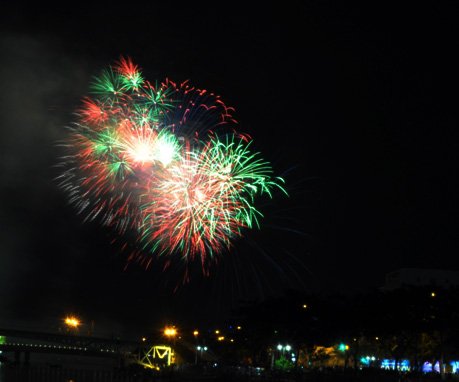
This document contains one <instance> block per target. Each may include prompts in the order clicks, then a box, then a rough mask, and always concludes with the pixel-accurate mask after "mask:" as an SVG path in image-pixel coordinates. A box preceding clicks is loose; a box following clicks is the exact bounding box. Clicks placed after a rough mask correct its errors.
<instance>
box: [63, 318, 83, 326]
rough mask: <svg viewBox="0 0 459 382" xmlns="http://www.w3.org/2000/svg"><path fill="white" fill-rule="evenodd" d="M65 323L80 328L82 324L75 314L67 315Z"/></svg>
mask: <svg viewBox="0 0 459 382" xmlns="http://www.w3.org/2000/svg"><path fill="white" fill-rule="evenodd" d="M64 322H65V325H67V326H68V327H69V328H71V329H78V327H79V326H80V325H81V321H80V320H79V319H78V318H77V317H75V316H67V317H65V320H64Z"/></svg>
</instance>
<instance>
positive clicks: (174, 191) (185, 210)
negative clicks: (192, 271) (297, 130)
mask: <svg viewBox="0 0 459 382" xmlns="http://www.w3.org/2000/svg"><path fill="white" fill-rule="evenodd" d="M271 173H272V170H271V167H270V166H269V164H268V163H267V162H265V161H263V160H262V159H260V158H259V155H258V153H255V154H253V153H251V152H250V151H249V145H247V144H245V143H244V142H243V141H242V140H239V141H235V140H234V138H233V139H229V138H227V139H226V141H223V142H222V141H219V140H218V139H211V140H210V141H209V142H208V143H206V144H205V145H204V147H203V148H202V150H200V151H191V152H187V153H186V155H184V156H183V157H182V160H181V161H180V162H178V163H176V164H174V166H171V167H170V168H169V169H168V171H167V172H166V173H164V175H165V176H164V177H163V178H161V179H157V180H156V182H154V183H153V184H152V185H151V189H150V190H149V191H148V193H147V194H146V195H144V196H145V199H146V200H147V202H144V204H143V207H142V210H143V213H144V216H145V217H144V220H143V226H142V228H143V235H142V238H143V240H144V241H147V242H148V243H152V244H151V245H152V248H153V250H154V251H155V252H159V253H162V254H164V253H168V254H172V253H174V252H179V253H181V255H182V256H183V257H185V258H190V259H194V258H195V257H196V255H199V256H200V258H201V262H202V264H203V267H205V264H206V262H207V261H208V260H209V259H208V257H209V256H210V258H212V256H214V254H217V253H220V252H222V250H224V249H229V248H230V245H231V240H232V239H234V238H236V237H240V236H241V235H242V230H243V228H247V227H248V228H251V227H252V226H253V225H254V224H256V225H258V218H259V217H261V216H262V215H261V213H260V212H259V211H258V210H257V209H256V208H255V207H254V206H253V201H254V199H255V196H256V195H257V194H263V193H266V194H269V195H271V191H270V190H271V188H273V187H278V188H280V189H282V190H283V188H282V187H281V185H280V183H281V180H280V179H279V180H278V181H276V180H273V179H271Z"/></svg>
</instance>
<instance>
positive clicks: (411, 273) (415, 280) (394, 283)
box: [381, 268, 459, 291]
mask: <svg viewBox="0 0 459 382" xmlns="http://www.w3.org/2000/svg"><path fill="white" fill-rule="evenodd" d="M428 285H432V286H437V287H441V288H451V287H456V286H459V271H455V270H447V269H423V268H400V269H397V270H395V271H393V272H390V273H388V274H386V281H385V284H384V286H383V287H382V288H381V289H382V290H387V291H389V290H394V289H398V288H403V287H407V286H428Z"/></svg>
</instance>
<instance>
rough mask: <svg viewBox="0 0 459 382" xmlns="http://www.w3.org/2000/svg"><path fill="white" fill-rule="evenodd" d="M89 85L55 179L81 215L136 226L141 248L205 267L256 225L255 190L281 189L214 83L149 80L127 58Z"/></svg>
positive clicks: (119, 228) (121, 227)
mask: <svg viewBox="0 0 459 382" xmlns="http://www.w3.org/2000/svg"><path fill="white" fill-rule="evenodd" d="M91 89H92V94H93V96H92V97H88V98H85V99H84V100H83V103H82V107H81V108H80V109H79V110H78V113H77V116H78V121H77V122H76V123H75V124H74V125H73V126H72V127H71V128H70V134H69V136H68V139H67V140H66V142H65V146H66V148H67V149H68V150H69V153H68V155H67V156H66V157H65V158H64V159H65V160H64V161H63V168H64V171H63V173H62V174H61V176H60V185H61V186H62V187H63V188H64V189H65V190H66V191H67V192H68V194H69V196H70V202H71V203H72V204H74V205H75V206H76V207H77V209H78V212H79V213H81V214H83V215H85V218H86V219H88V220H94V219H98V220H99V221H100V222H102V224H104V225H106V226H110V227H113V228H114V229H115V231H116V232H117V233H118V234H124V233H126V231H128V230H129V231H130V232H134V233H135V235H136V236H138V241H137V243H138V245H139V246H140V248H141V249H142V251H141V252H142V256H146V257H149V258H150V259H151V258H155V257H158V256H169V257H171V258H172V256H173V255H176V254H178V255H179V257H181V258H183V259H185V260H187V261H193V260H195V259H199V260H200V262H201V263H202V266H203V269H206V268H207V264H208V263H210V262H211V261H212V259H213V258H214V257H215V255H217V254H220V253H222V252H224V251H225V250H228V249H229V248H230V247H231V245H232V243H233V242H234V240H235V239H236V238H238V237H241V236H242V234H243V230H244V229H245V228H252V227H253V226H254V225H255V226H258V219H259V218H260V217H262V214H261V212H260V211H258V210H257V209H256V208H255V207H254V201H255V198H256V197H257V196H258V195H262V194H268V195H269V196H271V190H272V189H274V188H278V189H281V190H283V191H284V192H285V190H284V189H283V187H282V183H283V181H282V179H280V178H275V177H273V176H272V169H271V166H270V165H269V163H267V162H266V161H264V160H262V159H261V156H260V154H259V153H253V152H251V147H250V146H251V138H250V137H249V136H248V135H247V134H244V133H240V132H237V131H236V130H235V129H234V126H236V123H237V122H236V121H235V119H234V117H233V113H234V109H233V108H231V107H229V106H227V105H226V104H225V103H224V102H223V101H222V100H221V98H220V97H219V96H218V95H216V94H215V93H212V92H208V91H207V90H203V89H199V88H196V87H193V86H192V85H190V84H189V83H188V82H187V81H185V82H183V83H180V84H177V83H175V82H173V81H171V80H169V79H166V80H164V81H161V82H159V85H158V84H157V85H152V84H151V83H150V82H148V81H147V80H145V79H144V78H143V75H142V73H141V71H140V70H139V68H138V67H137V66H136V65H135V64H134V63H133V62H132V61H131V60H130V59H124V58H122V59H120V61H119V62H118V63H117V64H116V65H115V66H113V67H109V68H108V69H107V70H105V71H104V72H103V73H102V74H101V75H100V76H99V77H97V78H95V79H94V82H93V84H92V87H91Z"/></svg>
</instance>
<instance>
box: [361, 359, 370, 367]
mask: <svg viewBox="0 0 459 382" xmlns="http://www.w3.org/2000/svg"><path fill="white" fill-rule="evenodd" d="M360 363H362V364H364V365H365V366H368V365H369V364H370V360H369V359H368V358H367V357H362V358H360Z"/></svg>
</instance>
